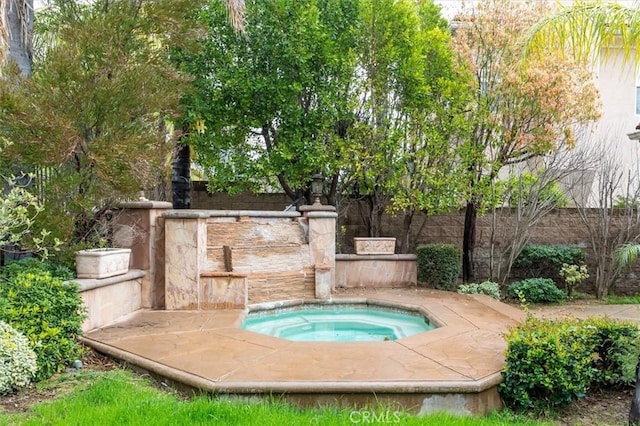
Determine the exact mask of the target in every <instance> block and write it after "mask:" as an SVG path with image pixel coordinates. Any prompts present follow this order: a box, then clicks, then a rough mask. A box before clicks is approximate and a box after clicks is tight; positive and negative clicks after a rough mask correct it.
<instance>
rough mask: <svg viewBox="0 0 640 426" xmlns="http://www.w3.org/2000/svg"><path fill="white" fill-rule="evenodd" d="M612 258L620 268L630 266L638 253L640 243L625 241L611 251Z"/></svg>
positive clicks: (639, 253)
mask: <svg viewBox="0 0 640 426" xmlns="http://www.w3.org/2000/svg"><path fill="white" fill-rule="evenodd" d="M613 255H614V258H615V260H616V262H617V263H618V265H619V266H620V267H621V268H622V269H627V268H630V267H631V265H633V264H634V263H635V262H636V260H637V259H638V256H639V255H640V244H638V243H626V244H623V245H621V246H620V247H618V248H616V249H615V250H614V252H613Z"/></svg>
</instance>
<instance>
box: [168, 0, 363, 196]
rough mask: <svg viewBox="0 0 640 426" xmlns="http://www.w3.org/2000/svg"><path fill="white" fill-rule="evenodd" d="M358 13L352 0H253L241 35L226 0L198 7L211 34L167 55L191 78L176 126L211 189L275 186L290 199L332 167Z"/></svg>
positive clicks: (345, 115)
mask: <svg viewBox="0 0 640 426" xmlns="http://www.w3.org/2000/svg"><path fill="white" fill-rule="evenodd" d="M357 14H358V2H357V1H353V0H340V1H323V2H317V1H311V0H301V1H296V2H290V1H286V0H274V1H269V2H250V3H247V9H246V14H245V20H246V27H245V28H246V31H245V32H244V33H242V34H239V33H237V32H236V31H235V30H234V28H232V26H231V25H229V23H228V21H227V11H226V9H225V7H224V4H223V2H219V1H212V2H209V4H208V5H207V6H206V7H205V8H204V9H203V10H202V12H201V13H200V20H201V22H203V23H205V24H206V25H207V26H208V30H209V37H207V39H206V40H205V41H204V42H203V43H202V45H201V47H202V48H201V49H200V50H199V51H197V52H195V53H193V52H189V51H185V50H181V51H177V52H176V53H175V55H174V57H175V58H176V59H177V61H178V62H179V63H180V66H181V68H182V69H184V70H185V71H186V72H188V73H189V74H191V75H193V76H194V77H195V86H196V91H195V92H194V93H191V94H189V95H188V96H186V97H185V98H184V101H185V104H186V106H187V111H186V115H185V118H184V121H183V123H182V126H183V127H184V128H185V130H188V132H189V133H188V138H187V139H186V141H187V142H188V143H190V144H191V145H192V146H194V147H195V153H196V160H197V162H198V163H200V164H201V165H202V166H203V167H204V172H205V174H206V176H207V177H208V180H209V189H210V190H213V191H215V190H224V191H227V192H231V193H236V192H239V191H242V190H246V189H250V190H257V189H264V188H265V186H267V187H268V186H270V185H281V186H282V188H283V190H284V191H285V192H287V194H288V195H290V197H291V198H292V199H293V200H295V199H297V198H298V197H300V196H302V195H304V192H305V190H307V189H308V186H309V184H310V178H311V176H312V175H314V174H315V173H317V172H318V171H323V172H324V174H325V175H329V176H332V175H333V174H335V173H337V165H336V161H337V159H338V157H339V152H340V149H339V146H340V142H339V141H340V139H341V138H342V137H343V136H344V131H345V128H346V127H348V125H349V123H350V122H351V121H352V116H351V104H350V102H351V100H352V97H351V93H350V86H349V85H350V79H351V77H352V75H353V73H354V72H355V60H354V46H355V44H356V43H355V40H354V23H355V22H357Z"/></svg>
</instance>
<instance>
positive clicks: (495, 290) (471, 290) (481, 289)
mask: <svg viewBox="0 0 640 426" xmlns="http://www.w3.org/2000/svg"><path fill="white" fill-rule="evenodd" d="M458 293H460V294H486V295H487V296H491V297H493V298H494V299H496V300H500V284H498V283H496V282H493V281H483V282H481V283H480V284H476V283H469V284H460V286H459V287H458Z"/></svg>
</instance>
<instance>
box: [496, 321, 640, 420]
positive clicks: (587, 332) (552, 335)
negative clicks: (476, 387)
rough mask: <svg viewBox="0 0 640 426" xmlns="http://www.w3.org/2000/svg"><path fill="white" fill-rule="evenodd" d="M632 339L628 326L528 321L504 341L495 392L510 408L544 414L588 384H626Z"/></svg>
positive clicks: (637, 350) (631, 370) (633, 328)
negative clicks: (499, 381) (502, 365)
mask: <svg viewBox="0 0 640 426" xmlns="http://www.w3.org/2000/svg"><path fill="white" fill-rule="evenodd" d="M638 336H639V332H638V328H637V325H635V324H632V323H630V322H624V321H618V320H611V319H608V318H589V319H586V320H576V319H563V320H540V319H535V318H533V317H531V316H529V317H528V318H527V320H526V321H525V322H524V323H522V324H520V325H519V326H517V327H514V328H512V329H511V330H509V333H508V334H507V336H506V340H507V352H506V365H505V371H504V372H503V376H504V382H503V383H502V384H501V385H500V386H499V388H498V390H499V392H500V394H501V396H502V397H503V399H504V400H505V402H506V403H507V405H509V406H511V407H513V408H517V409H531V408H533V409H535V410H545V409H548V408H555V407H561V406H563V405H566V404H568V403H570V402H571V401H573V400H575V399H577V398H581V397H583V396H584V395H585V393H586V391H587V390H588V389H589V387H591V386H593V385H600V386H617V385H625V384H630V383H632V382H633V380H634V379H635V366H636V362H637V359H638V355H639V354H640V347H639V346H638V343H639V337H638Z"/></svg>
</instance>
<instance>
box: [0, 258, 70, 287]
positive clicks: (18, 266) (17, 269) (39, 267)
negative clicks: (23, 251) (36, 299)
mask: <svg viewBox="0 0 640 426" xmlns="http://www.w3.org/2000/svg"><path fill="white" fill-rule="evenodd" d="M21 272H30V273H33V274H39V273H43V272H48V273H49V274H51V276H52V277H54V278H59V279H61V280H62V281H67V280H71V279H73V278H75V273H74V271H72V270H71V269H69V268H68V267H66V266H64V265H61V264H59V263H56V262H52V261H48V260H40V259H37V258H34V257H28V258H25V259H20V260H16V261H13V262H9V263H7V264H6V265H4V266H3V267H2V269H1V270H0V279H2V280H3V281H10V280H11V279H13V278H14V277H15V276H16V275H18V274H19V273H21Z"/></svg>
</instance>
